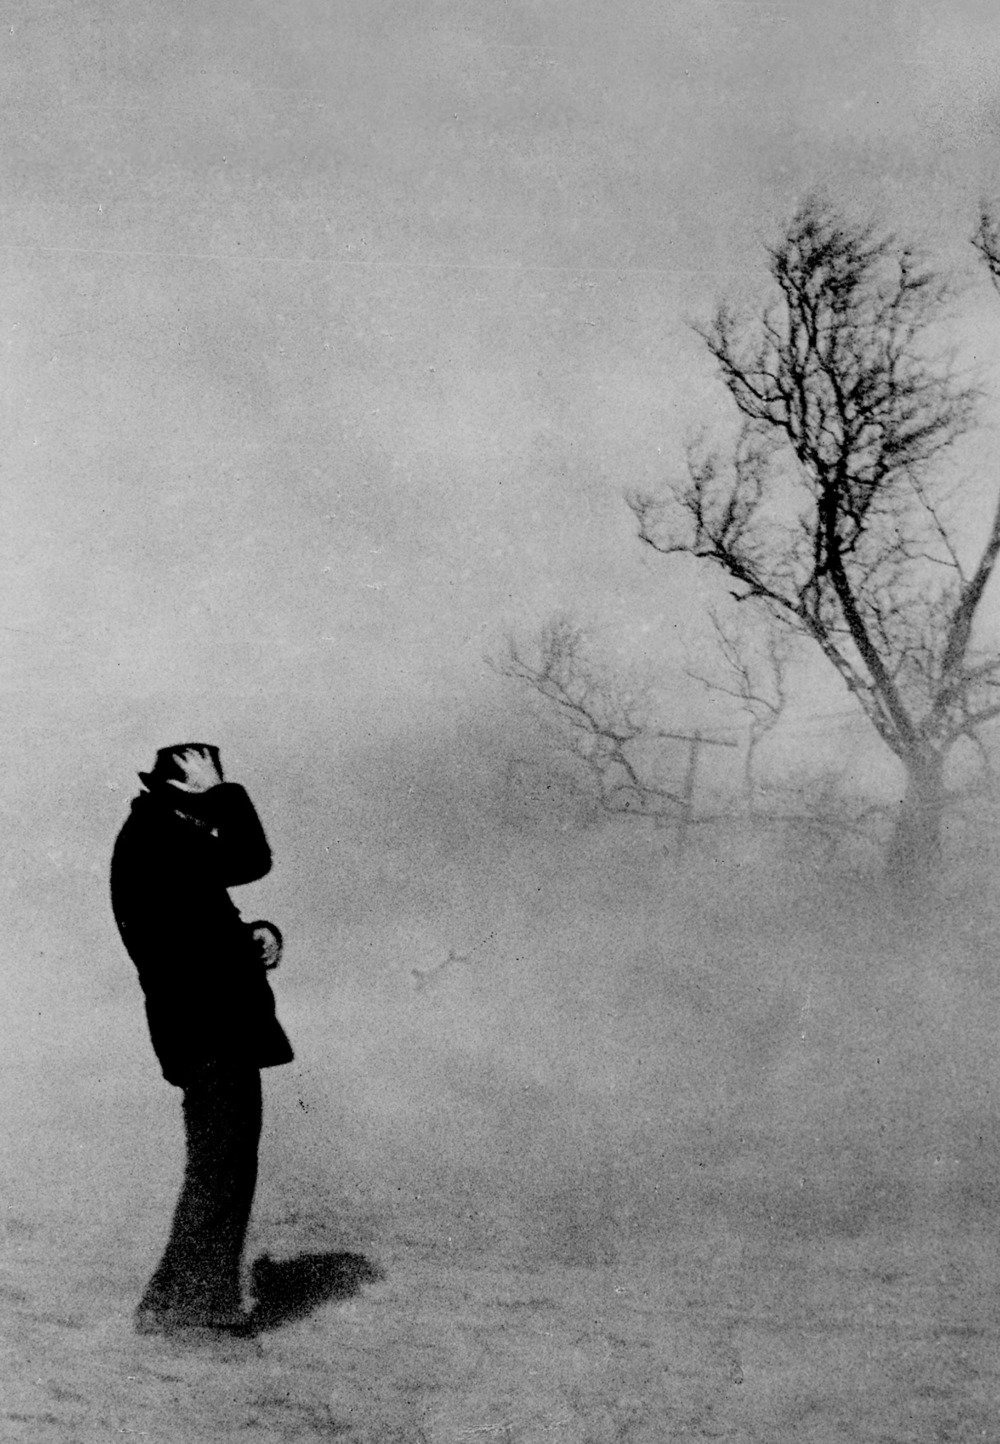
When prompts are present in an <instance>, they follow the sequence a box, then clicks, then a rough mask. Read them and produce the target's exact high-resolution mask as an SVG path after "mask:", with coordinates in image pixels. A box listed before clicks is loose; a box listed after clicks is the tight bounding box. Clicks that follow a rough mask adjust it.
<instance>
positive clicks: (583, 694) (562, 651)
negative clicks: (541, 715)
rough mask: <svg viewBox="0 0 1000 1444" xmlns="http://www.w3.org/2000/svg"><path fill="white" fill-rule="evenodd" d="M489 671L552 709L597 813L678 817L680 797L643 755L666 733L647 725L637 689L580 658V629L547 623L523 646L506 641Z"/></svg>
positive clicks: (646, 705)
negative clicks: (589, 788) (515, 683)
mask: <svg viewBox="0 0 1000 1444" xmlns="http://www.w3.org/2000/svg"><path fill="white" fill-rule="evenodd" d="M494 665H495V666H496V668H497V670H498V671H499V672H501V673H502V674H503V675H504V676H507V677H511V678H514V679H515V680H517V681H520V682H523V683H525V684H526V685H527V686H529V687H530V688H531V689H532V690H533V691H534V692H535V693H537V694H538V695H539V696H540V697H541V698H543V699H544V701H545V702H546V703H548V704H549V706H550V707H551V709H553V711H554V715H555V716H556V718H557V719H558V720H559V722H560V724H561V725H560V732H559V736H560V743H561V745H562V746H563V747H564V748H565V749H566V750H567V751H568V752H569V754H570V755H571V756H572V757H573V758H574V759H575V760H576V762H577V763H579V764H581V765H582V766H583V768H584V769H585V770H586V774H587V776H588V778H589V781H590V784H591V786H592V790H593V794H594V796H595V797H596V799H597V802H598V805H599V806H600V807H601V809H602V810H603V811H604V812H608V813H633V814H638V815H640V816H643V817H654V818H670V819H674V818H676V817H678V816H679V813H680V810H681V809H682V808H683V805H684V800H683V797H682V796H681V794H680V793H679V792H677V791H676V790H675V789H673V788H671V787H668V786H666V785H665V783H664V780H663V775H662V769H661V768H658V767H657V766H656V762H655V760H654V759H651V757H650V744H651V743H655V740H656V739H663V738H666V737H669V736H670V735H671V734H670V733H667V732H665V731H664V730H663V729H661V728H658V727H657V726H656V725H655V723H654V722H653V721H652V720H651V715H650V714H651V711H652V708H651V704H650V700H649V697H648V695H647V694H646V693H645V692H644V691H643V690H642V689H641V688H636V687H630V686H629V685H628V684H627V683H626V682H625V681H623V680H622V679H621V678H620V677H616V676H614V675H612V673H611V672H610V671H609V670H607V669H604V668H601V667H600V666H599V665H597V664H596V663H595V662H594V661H593V660H592V659H591V658H590V656H588V648H587V640H586V637H585V634H584V632H583V629H582V628H581V627H580V626H578V625H577V624H576V623H575V622H574V621H573V620H572V618H570V617H568V616H566V615H565V614H559V615H557V616H555V617H553V618H552V619H550V620H549V621H548V622H547V623H546V624H545V626H544V627H543V628H542V631H541V634H540V637H539V639H538V641H537V643H536V644H534V645H531V646H528V647H525V646H523V645H521V644H519V643H518V642H516V641H515V640H514V639H513V638H511V639H510V640H509V641H508V645H507V653H506V656H504V657H503V658H502V659H501V660H499V661H498V662H495V663H494Z"/></svg>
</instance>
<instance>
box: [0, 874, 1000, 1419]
mask: <svg viewBox="0 0 1000 1444" xmlns="http://www.w3.org/2000/svg"><path fill="white" fill-rule="evenodd" d="M585 861H586V860H585ZM587 867H588V870H589V868H590V863H589V862H588V864H587ZM642 887H643V888H645V887H646V884H645V883H643V884H642ZM579 896H580V893H579V890H578V888H571V889H569V891H568V892H567V900H566V908H565V910H564V911H563V912H562V913H560V912H559V908H558V900H557V899H556V898H555V895H554V892H553V889H552V888H551V887H550V888H549V889H548V890H547V897H546V902H545V905H544V913H542V914H540V913H538V912H537V911H534V912H533V911H532V909H531V908H530V907H528V906H527V905H524V906H521V907H519V909H517V910H516V912H511V911H508V912H507V913H505V914H502V915H500V914H497V915H494V916H493V917H492V918H491V919H490V920H489V921H490V926H489V928H488V929H484V930H483V933H482V939H481V940H480V941H479V942H478V943H477V941H476V938H475V937H474V936H473V937H471V939H470V936H469V935H467V936H466V938H465V940H464V941H466V942H467V943H468V946H467V947H465V948H464V949H459V950H456V954H457V953H459V952H460V953H461V956H458V955H456V957H455V958H454V959H453V961H452V963H450V964H449V965H448V966H447V967H444V968H442V969H441V971H440V973H439V974H437V975H436V976H435V977H433V978H431V979H430V980H427V979H425V978H422V977H421V976H419V973H420V972H427V971H429V970H433V969H435V968H438V967H439V966H440V964H441V963H442V961H443V960H445V959H447V956H448V948H447V947H445V942H447V941H449V939H450V936H451V930H452V927H453V923H452V922H451V921H449V923H448V928H447V929H445V931H444V933H442V930H441V928H440V926H439V925H435V924H434V923H433V921H430V920H429V916H430V915H429V914H426V913H425V914H424V915H423V916H422V918H417V917H414V916H411V917H409V918H406V919H396V920H395V921H393V922H392V923H391V924H390V923H382V924H378V925H375V924H372V925H371V926H369V927H361V926H357V927H355V928H354V931H353V932H352V933H351V935H350V937H345V936H342V937H340V938H335V939H332V941H331V942H330V946H331V947H332V948H335V950H336V952H337V954H338V956H339V957H340V958H341V960H342V961H341V965H340V966H339V968H338V971H337V973H336V977H335V979H332V980H331V982H330V983H329V985H328V984H327V983H325V982H324V981H323V979H322V975H321V974H320V972H318V971H317V969H318V963H317V958H318V952H317V947H316V945H315V944H314V943H313V942H310V941H309V940H308V939H303V940H302V941H301V942H300V943H299V944H298V961H299V972H298V974H297V975H296V973H295V971H294V967H293V964H294V962H295V959H296V944H295V942H294V940H293V943H292V946H291V950H290V951H291V956H290V957H289V959H288V960H287V968H288V971H287V974H286V976H285V977H284V978H283V980H282V983H281V1011H282V1015H283V1017H284V1018H285V1020H286V1022H287V1024H288V1027H289V1031H290V1032H291V1033H292V1036H293V1037H294V1039H295V1041H296V1044H297V1047H298V1051H299V1059H298V1061H297V1063H296V1065H294V1067H293V1068H290V1069H286V1070H281V1071H280V1072H279V1071H278V1070H276V1071H275V1072H274V1073H272V1074H271V1075H269V1076H268V1079H267V1124H266V1129H265V1137H264V1140H263V1146H262V1173H261V1184H260V1188H259V1193H258V1202H257V1208H256V1212H255V1217H254V1222H253V1225H252V1236H251V1239H250V1241H249V1249H248V1256H249V1258H252V1257H254V1256H255V1255H256V1254H257V1253H259V1252H261V1251H263V1250H267V1251H269V1252H270V1253H271V1254H272V1255H273V1256H274V1257H275V1258H276V1259H278V1260H284V1261H292V1260H295V1259H297V1258H300V1257H302V1256H305V1255H310V1256H312V1257H313V1259H314V1261H317V1262H316V1266H317V1267H320V1266H321V1264H322V1262H323V1260H324V1259H326V1260H327V1261H330V1260H333V1261H334V1262H336V1256H338V1255H342V1254H344V1253H349V1254H351V1255H354V1256H358V1257H360V1258H362V1259H364V1260H367V1261H368V1263H370V1265H371V1266H372V1267H371V1274H370V1277H369V1279H368V1281H365V1280H364V1279H363V1278H358V1277H356V1274H355V1275H352V1276H351V1278H350V1279H349V1280H348V1281H347V1282H346V1283H345V1282H344V1279H343V1278H342V1279H341V1284H342V1286H341V1287H340V1288H339V1289H338V1288H334V1289H332V1290H327V1291H326V1295H325V1296H324V1294H323V1290H322V1289H320V1290H319V1292H318V1294H317V1295H316V1296H315V1297H314V1298H313V1300H312V1303H311V1305H303V1306H302V1308H300V1310H299V1314H298V1316H297V1317H291V1318H288V1319H286V1321H285V1322H283V1323H281V1324H280V1325H279V1326H276V1327H270V1328H267V1329H266V1330H264V1331H263V1332H261V1333H260V1334H259V1335H258V1336H257V1337H255V1338H253V1339H250V1340H246V1341H229V1342H226V1343H204V1342H201V1343H186V1344H185V1343H180V1342H176V1341H164V1340H158V1339H152V1338H139V1337H136V1336H135V1335H134V1333H133V1332H132V1329H131V1313H132V1309H133V1307H134V1305H135V1301H136V1299H137V1297H138V1295H139V1293H140V1291H141V1288H142V1286H143V1283H144V1281H145V1278H146V1276H147V1275H148V1272H149V1271H150V1269H151V1268H152V1265H153V1263H154V1262H155V1258H156V1254H157V1250H158V1248H159V1247H160V1246H161V1245H162V1241H163V1237H164V1233H165V1229H166V1226H167V1222H168V1217H169V1210H170V1206H171V1203H172V1199H173V1196H174V1194H175V1191H176V1187H177V1182H178V1178H179V1172H180V1164H181V1141H180V1136H179V1132H180V1130H179V1120H178V1107H177V1102H178V1100H177V1095H176V1094H175V1093H174V1092H173V1090H171V1089H169V1088H168V1087H166V1085H164V1084H163V1083H162V1082H161V1081H160V1080H159V1079H158V1078H157V1076H156V1073H155V1068H153V1067H152V1066H151V1064H150V1059H149V1055H148V1051H147V1045H146V1042H145V1039H144V1037H143V1036H142V1032H141V1014H140V1012H139V1009H138V1003H137V999H136V997H135V995H134V991H133V984H132V980H131V979H130V978H129V977H128V975H127V973H126V971H125V969H124V965H119V964H118V963H116V964H115V967H116V968H119V967H120V972H116V971H115V970H114V969H112V970H111V972H110V973H102V974H101V975H100V976H101V979H102V980H103V981H101V983H100V986H97V985H95V983H94V975H93V974H91V973H89V972H88V970H87V965H86V964H87V960H86V959H85V958H82V957H81V956H80V955H79V954H78V951H76V944H75V942H74V940H73V938H72V937H71V936H70V935H69V934H68V933H67V935H65V936H61V935H59V934H58V933H53V932H51V930H50V931H49V932H48V933H46V932H45V930H44V927H43V925H42V924H41V923H40V922H39V921H38V920H37V919H34V920H33V922H32V928H33V933H32V936H33V937H34V938H35V940H36V950H35V952H34V954H33V956H32V957H31V958H30V960H29V961H30V966H28V967H25V968H24V969H23V970H22V971H21V972H20V973H19V974H18V975H17V978H16V980H15V983H14V985H13V987H12V990H11V1005H10V1009H9V1010H8V1024H9V1026H10V1029H11V1032H10V1039H11V1046H10V1047H8V1048H7V1049H6V1051H5V1055H4V1058H3V1060H2V1070H3V1071H2V1080H0V1081H2V1090H3V1091H2V1094H0V1103H2V1107H0V1126H2V1136H3V1138H4V1157H3V1163H4V1203H3V1208H4V1218H3V1233H4V1252H3V1257H2V1268H0V1327H2V1339H3V1362H2V1365H0V1376H2V1379H3V1388H2V1404H0V1439H2V1440H3V1441H7V1440H10V1441H22V1440H23V1441H26V1444H50V1441H51V1444H108V1441H111V1440H117V1439H121V1440H130V1439H135V1440H149V1441H154V1444H155V1441H163V1444H220V1441H226V1440H237V1439H238V1440H240V1441H247V1444H250V1441H262V1444H263V1441H292V1440H302V1441H312V1440H326V1439H343V1440H345V1441H351V1440H353V1441H356V1444H361V1441H366V1444H411V1441H412V1444H452V1441H456V1444H457V1441H460V1440H466V1441H476V1440H483V1441H489V1440H497V1441H503V1444H535V1441H537V1444H541V1441H552V1444H617V1441H623V1444H644V1441H649V1444H654V1441H656V1444H659V1441H664V1440H670V1439H678V1440H682V1439H690V1440H698V1439H724V1440H735V1441H760V1444H781V1441H786V1440H788V1441H792V1440H794V1441H797V1444H798V1441H838V1440H843V1441H845V1444H846V1441H851V1444H856V1441H858V1440H865V1441H869V1440H870V1441H879V1444H902V1441H914V1444H917V1441H919V1444H925V1441H929V1440H949V1441H963V1440H984V1439H985V1440H990V1441H995V1440H997V1439H1000V1423H998V1422H997V1421H998V1419H1000V1263H998V1258H1000V1216H998V1211H997V1207H996V1204H997V1199H998V1179H1000V1130H998V1128H997V1126H996V1123H995V1121H994V1120H995V1117H996V1113H997V1110H996V1108H995V1106H994V1105H995V1099H996V1092H997V1074H998V1070H997V1068H996V1066H995V1064H994V1061H993V1054H994V1051H995V1049H994V1039H995V1037H996V1035H997V1018H998V1013H1000V1010H998V1004H997V987H996V984H995V982H994V981H993V975H992V962H991V952H990V946H989V939H988V938H986V937H985V934H984V933H983V930H982V928H979V930H978V931H975V930H974V931H973V933H970V934H969V936H967V937H963V936H962V935H961V934H960V932H958V933H956V932H955V930H954V929H952V931H951V933H950V934H949V949H950V951H949V952H948V953H947V955H945V954H944V953H943V952H942V948H941V943H940V939H936V940H935V939H931V940H930V941H929V942H927V941H925V942H922V943H920V944H919V945H918V944H915V943H914V942H913V941H912V939H911V940H910V941H908V942H907V943H906V946H905V947H900V946H899V945H898V939H897V940H896V941H895V942H894V943H893V944H892V946H890V945H889V944H888V943H887V941H886V936H885V934H884V931H883V932H880V931H879V928H878V927H876V926H875V925H874V924H873V923H872V922H871V920H870V919H869V920H868V921H865V920H864V919H861V920H860V921H859V919H858V918H857V917H853V916H852V917H849V918H848V919H847V921H845V920H844V916H841V915H839V914H838V915H837V916H838V917H839V921H837V920H836V918H834V920H833V921H831V915H827V916H825V917H824V918H822V919H820V920H819V922H818V923H817V924H816V925H815V926H814V925H813V924H809V925H805V924H802V923H801V920H799V921H794V922H789V919H788V917H787V916H784V915H781V914H780V913H779V911H777V910H776V909H775V908H774V907H771V908H770V911H768V912H767V913H766V915H763V914H758V915H755V916H750V917H749V918H748V916H747V909H748V908H751V904H750V903H748V902H747V901H746V899H744V901H743V902H742V903H741V905H740V909H739V929H740V931H739V933H738V935H737V932H735V931H734V928H736V924H735V923H734V922H733V918H732V917H731V916H729V915H727V914H726V912H725V910H723V911H721V912H720V911H719V910H715V911H714V912H712V913H711V914H710V915H709V914H707V913H706V912H705V910H704V909H697V910H695V911H694V912H692V910H691V909H690V908H686V907H685V905H684V900H683V899H682V898H681V899H678V898H676V897H675V898H674V899H673V900H672V901H671V904H670V907H671V909H672V928H673V933H672V937H673V942H672V945H671V948H670V950H669V953H668V952H666V951H665V950H664V948H663V947H662V946H661V942H660V941H659V940H661V939H662V938H663V936H665V935H666V934H668V933H669V932H670V928H668V927H667V922H668V921H669V920H668V919H666V918H665V916H664V913H663V906H662V905H658V908H659V910H658V911H657V912H656V913H655V915H654V914H652V913H649V912H647V913H646V914H645V915H642V916H640V915H638V914H635V915H634V917H633V923H632V925H631V926H630V928H629V929H626V930H624V931H623V928H622V924H621V916H620V913H618V912H614V913H612V912H608V911H607V909H606V906H605V903H604V902H602V900H601V899H600V898H596V899H595V901H594V904H593V909H592V911H591V912H590V913H589V914H588V915H587V916H585V917H581V916H580V915H579V908H578V905H577V903H576V902H575V901H574V899H577V898H578V897H579ZM849 911H850V910H848V912H849ZM727 929H728V932H727ZM678 930H682V931H683V947H681V946H680V945H679V944H678V942H677V936H678ZM984 938H985V941H984ZM460 941H461V940H460ZM477 948H478V951H477ZM609 958H613V959H614V966H610V965H609ZM347 959H349V960H350V961H349V962H348V961H346V960H347ZM734 959H736V962H737V963H738V966H734ZM414 968H417V969H418V974H417V975H415V974H414V971H413V969H414ZM109 978H110V979H111V980H112V981H111V982H108V979H109ZM119 979H120V982H119V981H118V980H119ZM293 1313H294V1311H293Z"/></svg>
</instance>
